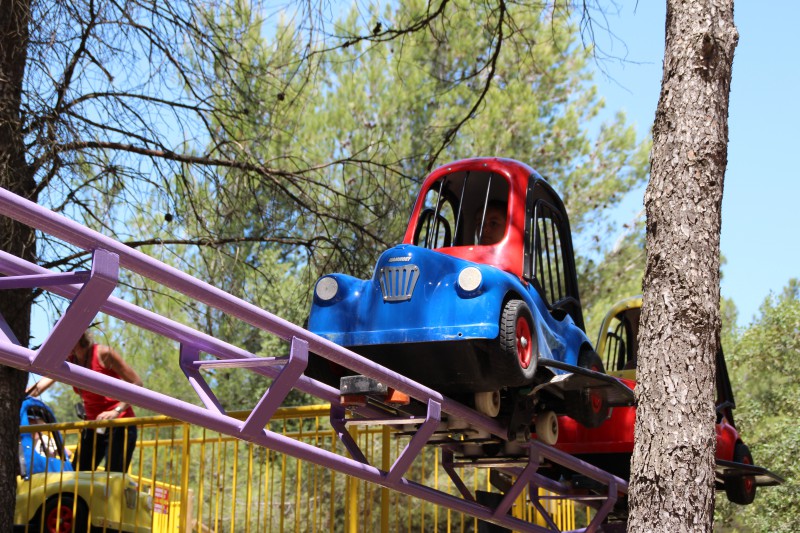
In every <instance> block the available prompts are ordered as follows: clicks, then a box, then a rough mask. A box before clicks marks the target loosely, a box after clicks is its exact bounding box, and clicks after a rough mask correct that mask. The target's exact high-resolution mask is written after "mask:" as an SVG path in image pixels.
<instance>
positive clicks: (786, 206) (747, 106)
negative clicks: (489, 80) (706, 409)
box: [596, 0, 800, 326]
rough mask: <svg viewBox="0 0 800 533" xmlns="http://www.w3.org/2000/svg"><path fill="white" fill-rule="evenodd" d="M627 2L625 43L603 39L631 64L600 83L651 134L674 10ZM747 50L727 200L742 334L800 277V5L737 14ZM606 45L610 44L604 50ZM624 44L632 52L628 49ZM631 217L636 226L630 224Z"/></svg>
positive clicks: (618, 66) (736, 100) (728, 269)
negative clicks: (668, 19) (771, 298)
mask: <svg viewBox="0 0 800 533" xmlns="http://www.w3.org/2000/svg"><path fill="white" fill-rule="evenodd" d="M636 4H637V2H636V1H630V2H619V6H620V13H619V15H616V14H609V15H608V19H607V23H608V26H609V28H610V30H611V32H613V34H614V35H615V36H616V38H617V40H616V41H612V42H609V39H608V37H607V36H606V37H604V38H599V39H598V42H599V43H600V45H601V46H602V47H603V48H604V50H605V51H606V52H607V53H609V54H612V55H613V56H615V57H626V59H627V61H626V62H621V61H607V62H605V63H603V64H602V66H603V68H604V69H605V71H606V72H607V76H603V75H598V76H597V80H596V81H597V83H598V87H599V91H600V94H601V96H603V97H604V98H605V100H606V104H607V106H608V110H609V111H612V112H614V111H616V110H619V109H622V110H624V111H625V112H626V113H627V115H628V119H629V120H630V121H631V122H633V123H635V124H636V126H637V130H638V131H639V132H641V134H642V135H644V134H646V133H647V132H648V131H649V129H650V127H651V125H652V123H653V119H654V117H655V109H656V105H657V104H658V95H659V90H660V85H661V65H662V59H663V55H664V21H665V13H666V2H665V1H663V0H639V1H638V6H637V5H636ZM734 18H735V23H736V26H737V27H738V29H739V44H738V46H737V48H736V52H735V56H734V64H733V81H732V85H731V100H730V110H729V111H730V115H729V127H730V143H729V145H728V170H727V174H726V176H725V189H724V193H723V201H722V242H721V247H722V253H723V255H724V256H725V259H726V260H727V264H726V265H724V267H723V270H722V275H723V279H722V294H723V296H725V297H727V298H732V299H733V300H734V302H735V303H736V306H737V308H738V309H739V325H740V326H745V325H747V324H748V323H750V322H751V320H752V319H753V316H754V315H756V314H757V313H758V308H759V306H760V305H761V303H762V302H763V300H764V298H766V297H767V296H768V295H769V293H770V292H773V293H778V292H780V291H781V289H782V288H783V287H784V286H785V285H786V283H787V281H788V280H789V279H790V278H792V277H800V239H799V238H798V237H797V235H796V232H797V228H798V226H799V224H798V215H799V214H800V172H798V170H797V168H798V167H797V165H796V164H794V163H793V161H794V155H796V154H795V150H798V151H800V146H798V144H800V143H798V141H799V140H800V134H798V129H799V128H800V104H799V103H798V98H797V88H798V86H800V59H799V58H798V56H797V44H796V39H797V34H798V29H797V21H798V20H800V2H795V1H793V0H780V1H775V2H770V3H769V7H768V8H767V7H766V4H763V3H761V2H752V1H750V2H747V1H741V0H740V1H739V2H737V3H736V8H735V13H734ZM604 39H605V41H604ZM623 43H624V46H623ZM643 192H644V190H643V189H642V190H641V191H638V192H637V193H636V194H635V195H633V196H632V197H631V198H628V199H627V201H626V203H625V206H624V207H623V208H622V209H623V213H621V215H620V216H627V215H628V214H632V213H634V212H636V211H638V210H641V209H642V208H643V200H642V195H643ZM629 218H630V217H629Z"/></svg>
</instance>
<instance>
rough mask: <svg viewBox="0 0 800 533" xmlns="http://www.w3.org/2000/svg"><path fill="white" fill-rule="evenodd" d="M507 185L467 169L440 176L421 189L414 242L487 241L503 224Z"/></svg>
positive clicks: (494, 176) (495, 236) (436, 244)
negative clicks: (422, 193)
mask: <svg viewBox="0 0 800 533" xmlns="http://www.w3.org/2000/svg"><path fill="white" fill-rule="evenodd" d="M508 191H509V185H508V181H506V179H505V178H504V177H503V176H501V175H499V174H494V173H490V172H480V171H477V172H476V171H468V172H457V173H454V174H448V175H446V176H443V177H442V178H441V179H439V180H437V181H436V182H434V183H433V184H431V186H430V188H428V190H427V191H425V192H424V194H425V201H424V204H423V206H422V209H421V210H420V215H419V218H418V219H417V227H416V229H415V233H414V244H416V245H417V246H423V247H425V248H447V247H450V246H473V245H476V244H482V245H490V244H495V243H497V242H499V241H500V240H501V239H502V238H503V236H504V235H505V231H506V227H507V223H506V222H507V209H508V208H507V202H508Z"/></svg>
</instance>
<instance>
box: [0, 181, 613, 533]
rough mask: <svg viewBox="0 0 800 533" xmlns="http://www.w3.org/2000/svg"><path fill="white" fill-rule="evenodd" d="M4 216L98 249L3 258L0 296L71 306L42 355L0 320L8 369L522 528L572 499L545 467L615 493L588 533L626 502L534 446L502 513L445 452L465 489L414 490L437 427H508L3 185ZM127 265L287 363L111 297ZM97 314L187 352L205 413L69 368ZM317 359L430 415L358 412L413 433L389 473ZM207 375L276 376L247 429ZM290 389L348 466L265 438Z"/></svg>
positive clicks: (500, 434) (500, 432)
mask: <svg viewBox="0 0 800 533" xmlns="http://www.w3.org/2000/svg"><path fill="white" fill-rule="evenodd" d="M0 214H3V215H6V216H9V217H10V218H13V219H16V220H17V221H20V222H22V223H25V224H27V225H29V226H31V227H33V228H36V229H37V230H40V231H42V232H45V233H47V234H50V235H52V236H54V237H56V238H58V239H61V240H63V241H65V242H68V243H70V244H72V245H74V246H78V247H80V248H83V249H84V250H89V251H91V252H92V267H91V270H90V271H87V272H74V273H53V272H51V271H48V270H46V269H44V268H41V267H39V266H37V265H34V264H32V263H30V262H28V261H25V260H22V259H20V258H18V257H15V256H13V255H10V254H8V253H5V252H0V273H2V274H4V275H5V276H6V277H3V278H0V290H2V289H6V290H7V289H32V288H42V289H45V290H47V291H50V292H52V293H54V294H58V295H60V296H62V297H65V298H67V299H69V300H70V301H71V303H70V304H69V306H68V307H67V309H66V311H65V312H64V314H63V315H62V316H61V318H60V319H59V320H58V322H57V323H56V324H55V326H53V328H52V330H51V331H50V333H49V335H48V336H47V338H46V340H45V341H44V343H43V344H42V345H41V346H40V348H39V349H38V350H35V351H34V350H30V349H28V348H24V347H22V346H20V344H19V342H18V341H17V339H16V338H15V337H14V335H13V333H12V332H11V330H10V328H9V327H8V324H7V322H6V321H5V319H4V317H2V316H0V362H2V363H3V364H6V365H9V366H13V367H16V368H19V369H22V370H27V371H33V372H36V373H38V374H41V375H44V376H47V377H51V378H53V379H56V380H58V381H61V382H63V383H66V384H68V385H72V386H76V387H79V388H83V389H87V390H91V391H95V392H99V393H103V394H105V395H108V396H112V397H114V398H118V399H120V400H122V401H124V402H127V403H132V404H134V405H138V406H141V407H144V408H147V409H150V410H153V411H155V412H159V413H163V414H165V415H168V416H172V417H174V418H177V419H180V420H183V421H186V422H188V423H191V424H195V425H198V426H202V427H205V428H208V429H211V430H214V431H218V432H220V433H225V434H228V435H231V436H234V437H237V438H240V439H243V440H247V441H250V442H253V443H256V444H259V445H262V446H265V447H268V448H271V449H273V450H276V451H278V452H281V453H285V454H287V455H290V456H293V457H297V458H300V459H303V460H306V461H310V462H313V463H316V464H318V465H321V466H323V467H326V468H330V469H333V470H336V471H339V472H342V473H344V474H347V475H350V476H353V477H356V478H359V479H363V480H366V481H370V482H373V483H376V484H379V485H382V486H385V487H388V488H390V489H393V490H397V491H399V492H402V493H405V494H408V495H411V496H414V497H417V498H421V499H424V500H427V501H429V502H432V503H434V504H437V505H442V506H445V507H448V508H450V509H453V510H455V511H458V512H462V513H465V514H468V515H471V516H474V517H476V518H479V519H481V520H485V521H488V522H492V523H495V524H498V525H501V526H505V527H508V528H513V529H515V530H517V531H552V530H554V529H557V528H556V527H555V524H554V523H553V522H552V520H549V519H548V518H547V513H546V512H544V509H543V508H542V506H541V505H540V504H538V502H537V501H536V498H533V501H532V503H533V505H534V506H535V507H536V508H537V509H539V510H540V512H542V514H543V515H544V516H545V517H546V520H548V522H549V524H550V527H549V528H543V527H541V526H537V525H534V524H531V523H528V522H525V521H522V520H519V519H516V518H513V517H512V516H510V515H509V514H508V511H509V509H510V507H511V504H512V502H513V501H514V499H515V498H516V497H517V496H518V495H519V494H520V493H521V492H522V490H523V489H524V488H525V487H526V486H531V487H532V488H536V487H542V488H545V489H547V490H550V491H553V492H556V493H558V494H562V495H565V496H566V497H569V496H570V494H571V489H570V487H568V486H565V485H562V484H560V483H558V482H556V481H553V480H550V479H547V478H546V477H544V476H542V475H540V474H537V468H538V466H539V464H540V462H541V461H542V460H543V459H546V460H548V461H551V462H554V463H557V464H559V465H561V466H564V467H566V468H569V469H571V470H573V471H575V472H578V473H580V474H583V475H585V476H587V477H589V478H591V479H593V480H595V481H596V482H598V483H600V484H602V485H604V486H605V487H607V494H606V497H605V498H604V502H603V503H602V504H600V505H599V510H598V513H597V515H596V516H595V517H594V520H593V521H592V523H591V524H590V525H589V527H588V528H587V530H589V531H593V530H596V529H597V528H598V526H599V524H600V522H601V521H602V520H603V519H604V518H605V517H606V516H607V514H608V512H609V511H610V510H611V508H612V507H613V505H614V503H615V501H616V499H617V497H618V495H619V494H624V493H626V492H627V483H626V482H625V481H623V480H621V479H619V478H617V477H615V476H612V475H611V474H608V473H607V472H604V471H602V470H600V469H597V468H595V467H593V466H591V465H588V464H586V463H584V462H582V461H580V460H578V459H576V458H574V457H571V456H569V455H566V454H564V453H562V452H559V451H558V450H555V449H554V448H552V447H549V446H545V445H543V444H541V443H539V442H537V441H530V442H528V443H525V444H524V446H525V449H526V457H525V458H524V460H523V461H522V463H521V464H519V465H518V466H510V467H509V468H508V469H507V470H508V471H509V472H510V473H511V474H513V475H514V476H515V477H516V480H515V481H514V482H513V484H512V486H511V487H510V489H509V490H508V491H507V492H506V494H505V496H504V497H503V499H502V501H501V502H500V504H499V505H497V506H495V507H490V506H487V505H483V504H480V503H478V502H477V501H476V499H475V496H474V495H473V494H472V493H471V492H470V491H469V490H468V489H467V488H466V486H465V484H464V483H463V482H462V481H461V480H460V479H459V478H458V474H457V473H456V469H455V468H454V458H453V455H452V453H451V452H449V451H448V450H447V449H446V448H443V457H444V459H445V461H444V466H445V470H446V471H447V472H448V474H449V475H450V476H451V478H452V479H453V481H454V483H455V485H456V486H457V487H458V488H459V491H460V492H461V496H462V497H458V496H453V495H450V494H447V493H444V492H442V491H439V490H436V489H433V488H430V487H426V486H424V485H421V484H419V483H415V482H413V481H410V480H409V479H407V478H406V477H405V474H406V472H407V470H408V468H409V467H410V466H411V463H412V462H413V460H414V459H415V458H416V457H417V456H418V455H419V453H420V451H421V450H422V449H423V447H425V446H427V445H430V444H431V442H430V440H431V436H432V435H433V434H434V432H435V431H436V430H437V428H439V427H440V424H441V422H442V420H443V417H444V416H445V415H446V416H447V417H451V418H454V419H458V420H460V421H462V422H464V423H466V424H468V425H469V426H470V427H472V428H475V429H476V430H478V431H480V432H483V433H484V434H490V435H493V436H494V437H497V438H499V439H505V438H506V431H505V429H504V428H503V427H502V426H501V425H500V424H499V423H498V422H497V421H496V420H494V419H492V418H489V417H487V416H485V415H482V414H480V413H478V412H477V411H475V410H473V409H470V408H468V407H466V406H464V405H463V404H460V403H458V402H455V401H453V400H452V399H449V398H447V397H445V396H443V395H442V394H440V393H438V392H436V391H434V390H432V389H430V388H428V387H425V386H423V385H421V384H419V383H417V382H415V381H412V380H410V379H408V378H406V377H404V376H402V375H400V374H398V373H396V372H393V371H391V370H389V369H387V368H384V367H381V366H379V365H377V364H375V363H373V362H371V361H370V360H368V359H366V358H364V357H362V356H360V355H358V354H356V353H354V352H351V351H350V350H347V349H345V348H343V347H341V346H338V345H336V344H334V343H332V342H330V341H328V340H326V339H324V338H322V337H319V336H317V335H315V334H313V333H311V332H309V331H307V330H305V329H303V328H301V327H299V326H297V325H295V324H292V323H290V322H288V321H286V320H283V319H281V318H279V317H277V316H275V315H273V314H271V313H269V312H267V311H265V310H263V309H260V308H258V307H256V306H254V305H252V304H250V303H248V302H245V301H243V300H241V299H239V298H236V297H234V296H232V295H230V294H228V293H226V292H225V291H222V290H221V289H219V288H216V287H213V286H211V285H210V284H208V283H206V282H203V281H202V280H199V279H196V278H194V277H192V276H190V275H188V274H186V273H184V272H181V271H180V270H178V269H175V268H173V267H171V266H169V265H166V264H164V263H161V262H159V261H157V260H156V259H153V258H152V257H149V256H148V255H146V254H144V253H142V252H139V251H137V250H134V249H131V248H129V247H127V246H125V245H123V244H121V243H119V242H117V241H115V240H113V239H110V238H108V237H106V236H103V235H102V234H100V233H98V232H95V231H93V230H90V229H88V228H86V227H84V226H81V225H80V224H77V223H75V222H74V221H71V220H69V219H67V218H65V217H63V216H61V215H59V214H56V213H53V212H51V211H49V210H47V209H46V208H43V207H41V206H39V205H37V204H35V203H32V202H30V201H28V200H25V199H23V198H21V197H19V196H17V195H15V194H13V193H11V192H9V191H7V190H5V189H2V188H0ZM120 268H125V269H128V270H130V271H132V272H135V273H137V274H139V275H141V276H144V277H146V278H149V279H151V280H153V281H156V282H158V283H160V284H161V285H163V286H165V287H169V288H171V289H173V290H175V291H177V292H180V293H182V294H184V295H186V296H187V297H189V298H191V299H194V300H196V301H198V302H202V303H204V304H206V305H209V306H211V307H214V308H216V309H218V310H219V311H222V312H224V313H226V314H227V315H229V316H232V317H235V318H237V319H240V320H242V321H244V322H246V323H248V324H250V325H252V326H254V327H256V328H259V329H261V330H263V331H266V332H269V333H271V334H274V335H277V336H278V337H280V338H281V339H283V340H285V341H287V342H289V343H290V345H291V350H290V354H289V356H288V357H259V356H256V355H255V354H252V353H250V352H248V351H246V350H243V349H241V348H238V347H236V346H233V345H231V344H228V343H226V342H223V341H220V340H219V339H216V338H214V337H212V336H210V335H207V334H205V333H203V332H200V331H197V330H195V329H193V328H191V327H188V326H186V325H184V324H180V323H178V322H175V321H173V320H171V319H169V318H166V317H163V316H160V315H157V314H155V313H153V312H150V311H147V310H145V309H142V308H140V307H138V306H135V305H132V304H130V303H128V302H125V301H123V300H121V299H119V298H115V297H113V296H111V293H112V292H113V290H114V288H115V287H116V284H117V281H118V276H119V270H120ZM98 313H105V314H107V315H109V316H113V317H115V318H117V319H119V320H122V321H125V322H127V323H129V324H132V325H135V326H137V327H140V328H143V329H146V330H149V331H152V332H155V333H158V334H160V335H162V336H164V337H167V338H170V339H172V340H175V341H177V342H178V343H179V344H180V353H179V361H180V368H181V369H182V370H183V372H184V374H185V375H186V378H187V379H188V380H189V382H190V384H191V385H192V387H193V388H194V390H195V391H196V392H197V394H198V396H199V398H200V401H201V402H202V404H203V405H202V406H197V405H194V404H191V403H188V402H185V401H181V400H177V399H175V398H172V397H170V396H169V395H167V394H163V393H161V392H157V391H153V390H151V389H148V388H146V387H142V386H136V385H133V384H129V383H126V382H124V381H122V380H118V379H114V378H111V377H108V376H105V375H102V374H99V373H96V372H93V371H91V370H89V369H87V368H83V367H81V366H79V365H75V364H72V363H70V362H68V361H66V356H67V353H66V351H65V350H64V349H63V347H64V346H74V345H75V343H76V342H77V340H78V338H79V336H80V335H81V333H82V332H83V331H84V330H85V329H86V328H87V327H88V326H89V325H90V324H91V322H92V321H93V319H94V318H95V317H96V316H97V314H98ZM309 351H311V352H313V353H316V354H319V355H320V356H321V357H324V358H326V359H328V360H330V361H332V362H334V363H337V364H339V365H342V366H344V367H346V368H349V369H350V370H352V371H354V372H356V373H359V374H362V375H364V376H367V377H369V378H373V379H376V380H379V381H380V382H382V383H385V384H386V385H388V386H389V387H392V388H393V389H395V390H397V391H400V392H402V393H405V394H407V395H408V396H409V397H411V398H413V399H414V400H417V401H418V402H420V403H421V404H422V405H424V406H427V412H426V415H425V417H424V418H423V417H408V418H406V419H403V418H400V419H397V418H395V419H392V420H385V417H386V415H385V413H380V412H378V411H376V410H374V409H372V408H370V407H365V408H360V409H357V412H358V418H359V419H360V420H361V421H362V423H364V422H365V423H374V424H389V425H406V426H408V425H410V426H413V427H415V428H416V430H415V431H414V432H413V435H412V436H411V438H410V440H409V442H408V444H407V446H406V448H405V449H404V450H403V452H402V453H401V454H400V456H399V457H398V459H397V460H396V462H395V463H394V465H392V467H391V468H390V469H389V470H388V471H383V470H381V469H379V468H376V467H374V466H372V465H370V464H369V462H368V461H367V459H366V458H365V455H364V454H363V453H362V452H361V451H360V450H359V449H358V445H357V444H356V442H355V441H354V439H353V438H352V437H351V436H350V434H349V432H348V430H347V429H346V424H347V423H348V419H347V417H346V416H345V410H344V408H343V407H341V406H340V405H339V391H338V390H337V389H335V388H333V387H330V386H328V385H325V384H323V383H321V382H318V381H316V380H313V379H310V378H308V377H306V376H304V375H303V372H304V370H305V368H306V364H307V362H308V354H309ZM201 354H208V355H211V356H213V357H215V358H216V359H214V360H206V359H201V357H200V356H201ZM204 367H206V368H208V367H227V368H247V369H249V370H251V371H254V372H258V373H260V374H263V375H265V376H268V377H271V378H273V381H272V384H271V386H270V387H269V389H268V390H267V391H266V392H265V393H264V395H263V396H262V397H261V399H260V400H259V402H258V403H257V404H256V405H255V407H254V408H253V410H252V412H251V414H250V416H249V417H248V418H247V419H246V420H244V421H242V420H240V419H238V418H235V417H232V416H230V415H229V414H228V413H226V411H225V409H224V408H223V406H222V405H221V404H220V402H219V401H218V399H217V398H216V396H215V395H214V393H213V391H212V389H211V387H210V386H209V385H208V383H207V382H206V381H205V379H204V378H203V375H202V373H201V369H202V368H204ZM293 388H297V389H298V390H301V391H303V392H306V393H309V394H312V395H314V396H316V397H318V398H320V399H322V400H324V401H326V402H330V403H331V405H332V406H334V407H333V409H332V415H331V420H332V423H333V424H334V427H335V428H336V430H337V433H338V435H339V437H340V438H341V440H342V442H343V443H344V445H345V447H346V449H347V451H348V452H349V453H350V456H351V457H345V456H342V455H338V454H335V453H333V452H330V451H326V450H321V449H318V448H315V447H313V446H311V445H309V444H306V443H303V442H300V441H296V440H293V439H291V438H288V437H285V436H282V435H280V434H277V433H274V432H271V431H269V430H267V429H265V426H266V425H267V423H268V422H269V420H270V418H271V417H272V415H273V414H274V413H275V410H276V409H277V408H278V407H279V406H280V405H281V403H282V402H283V400H284V398H285V397H286V395H287V394H288V393H289V391H291V390H292V389H293ZM531 493H532V494H536V491H535V490H532V491H531Z"/></svg>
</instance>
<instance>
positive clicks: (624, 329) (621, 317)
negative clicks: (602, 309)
mask: <svg viewBox="0 0 800 533" xmlns="http://www.w3.org/2000/svg"><path fill="white" fill-rule="evenodd" d="M639 314H640V309H639V308H638V307H636V308H633V309H626V310H624V311H621V312H620V313H618V314H617V315H616V316H614V318H612V319H611V321H610V322H609V324H608V330H607V331H606V346H605V353H604V354H601V356H602V357H603V359H604V363H605V368H606V370H608V371H613V370H617V371H619V370H635V369H636V359H637V355H638V353H637V352H638V340H637V338H636V336H637V335H638V333H639V331H638V327H639Z"/></svg>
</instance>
